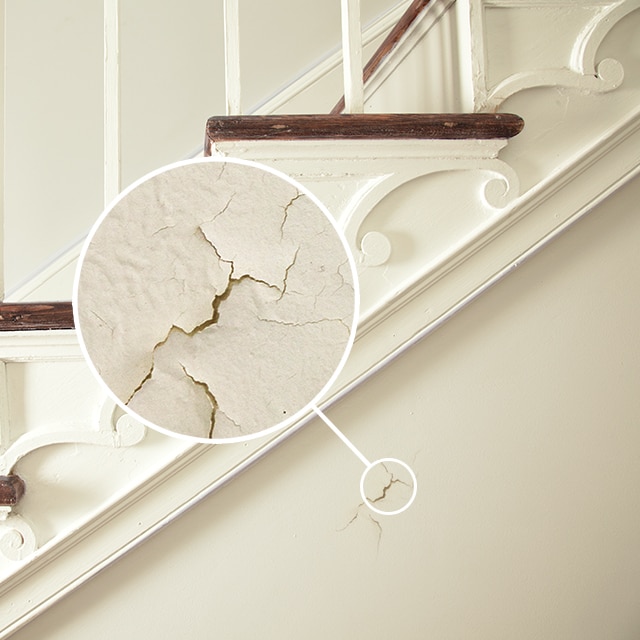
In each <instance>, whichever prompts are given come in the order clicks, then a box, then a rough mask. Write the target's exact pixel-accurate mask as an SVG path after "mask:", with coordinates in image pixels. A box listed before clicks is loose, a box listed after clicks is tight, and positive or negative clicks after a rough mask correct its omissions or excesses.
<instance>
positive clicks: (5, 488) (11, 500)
mask: <svg viewBox="0 0 640 640" xmlns="http://www.w3.org/2000/svg"><path fill="white" fill-rule="evenodd" d="M24 492H25V485H24V482H23V480H22V478H20V477H19V476H16V475H10V476H0V506H1V507H15V506H16V505H17V504H18V502H20V498H22V496H23V495H24Z"/></svg>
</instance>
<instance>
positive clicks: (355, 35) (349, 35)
mask: <svg viewBox="0 0 640 640" xmlns="http://www.w3.org/2000/svg"><path fill="white" fill-rule="evenodd" d="M342 59H343V70H344V103H345V112H346V113H362V112H363V111H364V86H363V82H362V29H361V27H360V0H342Z"/></svg>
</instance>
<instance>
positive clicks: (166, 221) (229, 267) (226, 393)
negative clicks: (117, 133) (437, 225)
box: [74, 158, 358, 442]
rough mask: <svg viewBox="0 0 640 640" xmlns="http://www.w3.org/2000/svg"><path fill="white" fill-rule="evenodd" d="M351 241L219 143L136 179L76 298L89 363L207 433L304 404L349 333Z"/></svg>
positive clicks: (119, 398) (149, 406) (186, 432)
mask: <svg viewBox="0 0 640 640" xmlns="http://www.w3.org/2000/svg"><path fill="white" fill-rule="evenodd" d="M357 288H358V287H357V278H356V274H355V265H354V261H353V258H352V256H351V254H350V252H349V249H348V247H347V244H346V241H345V240H344V237H343V236H342V234H341V233H340V232H339V231H338V229H337V228H336V226H335V223H334V222H333V220H332V219H331V217H330V215H329V214H328V212H327V211H326V209H325V208H324V207H323V206H322V205H321V204H320V203H319V202H318V201H317V199H315V197H314V196H313V195H312V194H310V193H309V192H308V191H307V190H306V189H304V188H303V187H302V186H301V185H299V184H297V183H295V182H294V181H292V180H291V179H290V178H288V177H287V176H285V175H284V174H281V173H280V172H277V171H274V170H272V169H269V168H267V167H264V166H261V165H258V164H256V163H252V162H247V161H240V160H231V159H218V158H209V159H204V160H198V161H189V162H183V163H178V164H175V165H171V166H169V167H165V168H163V169H161V170H159V171H156V172H154V173H152V174H150V175H149V176H146V177H145V178H143V179H142V180H141V181H139V182H137V183H136V184H135V185H133V186H132V187H131V188H129V189H127V190H126V191H125V192H124V193H123V194H122V195H121V196H120V197H119V198H118V200H117V201H116V202H115V204H114V205H113V206H112V207H111V208H109V209H108V210H107V211H105V212H104V213H103V214H102V216H101V217H100V219H99V220H98V222H97V223H96V225H95V226H94V228H93V229H92V231H91V233H90V234H89V238H88V239H87V242H86V243H85V246H84V249H83V254H82V256H81V259H80V264H79V267H78V271H77V273H76V285H75V291H74V314H75V320H76V327H77V329H78V335H79V338H80V344H81V347H82V348H83V351H84V353H85V356H86V358H87V360H88V362H89V365H90V366H91V368H92V369H93V371H94V373H96V375H97V376H98V378H99V379H100V380H101V381H102V383H103V384H104V385H105V387H106V388H107V391H108V392H109V394H110V395H111V396H112V397H113V398H114V400H115V401H116V402H117V403H118V404H119V405H120V406H121V407H122V408H123V409H124V410H125V411H127V412H129V413H130V414H131V415H133V416H134V417H135V418H138V419H140V420H142V421H143V422H145V423H146V424H148V425H150V426H152V427H154V428H157V429H159V430H161V431H164V432H168V433H171V434H173V435H180V436H186V437H190V438H195V439H198V440H203V441H206V442H216V441H220V442H232V441H238V440H244V439H248V438H252V437H256V436H258V435H262V434H264V433H266V432H268V431H272V430H275V429H278V428H279V427H281V426H284V424H285V423H287V422H291V421H292V420H294V419H296V418H297V417H300V416H301V415H302V414H303V413H305V412H306V411H307V410H308V407H309V406H310V405H312V404H313V403H314V402H315V401H316V400H317V399H318V398H319V397H320V396H321V395H322V394H323V393H324V392H325V391H326V389H328V387H329V386H330V385H331V383H332V382H333V380H334V379H335V377H336V376H337V374H338V373H339V370H340V368H341V367H342V365H343V364H344V361H345V360H346V357H347V355H348V352H349V350H350V348H351V346H352V344H353V338H354V333H355V323H356V319H357V306H358V292H357Z"/></svg>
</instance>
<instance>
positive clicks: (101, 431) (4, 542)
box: [0, 398, 146, 560]
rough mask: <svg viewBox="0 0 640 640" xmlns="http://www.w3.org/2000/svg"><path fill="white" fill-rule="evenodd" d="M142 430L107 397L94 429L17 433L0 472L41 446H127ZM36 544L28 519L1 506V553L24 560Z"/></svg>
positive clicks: (4, 472)
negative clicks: (18, 434)
mask: <svg viewBox="0 0 640 640" xmlns="http://www.w3.org/2000/svg"><path fill="white" fill-rule="evenodd" d="M145 433H146V427H145V426H144V425H142V424H140V423H139V422H137V421H136V420H133V419H132V418H131V417H129V416H128V415H127V414H125V413H124V412H123V411H122V409H120V407H118V406H117V405H116V404H115V402H113V401H112V400H111V399H109V398H107V399H106V400H105V401H104V404H103V405H102V408H101V410H100V416H99V418H98V420H97V424H96V425H95V427H93V428H89V427H87V426H86V425H71V426H66V427H64V428H60V427H40V428H39V429H34V430H32V431H29V432H28V433H25V434H24V435H22V436H20V437H19V438H18V439H17V440H16V441H15V442H14V443H13V444H12V445H11V446H10V447H9V448H8V449H7V451H5V453H4V454H2V455H1V456H0V475H8V474H9V473H11V471H12V469H13V467H14V466H15V464H16V463H17V462H18V461H19V460H20V459H21V458H24V457H25V456H26V455H27V454H29V453H31V452H32V451H35V450H36V449H41V448H42V447H46V446H50V445H53V444H68V443H82V444H94V445H102V446H108V447H129V446H131V445H134V444H136V443H138V442H140V441H141V440H142V438H144V435H145ZM37 546H38V545H37V541H36V535H35V533H34V531H33V528H32V527H31V525H30V524H29V523H28V521H27V520H26V519H25V518H24V517H22V516H21V515H18V514H16V513H14V512H13V511H12V507H0V555H2V556H4V557H5V558H7V559H8V560H23V559H24V558H26V557H27V556H29V555H30V554H32V553H33V552H34V551H35V550H36V549H37Z"/></svg>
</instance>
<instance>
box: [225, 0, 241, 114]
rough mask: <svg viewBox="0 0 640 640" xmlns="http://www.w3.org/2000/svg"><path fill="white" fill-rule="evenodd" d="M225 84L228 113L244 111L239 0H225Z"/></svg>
mask: <svg viewBox="0 0 640 640" xmlns="http://www.w3.org/2000/svg"><path fill="white" fill-rule="evenodd" d="M224 85H225V92H226V102H227V115H238V114H240V113H242V107H241V86H240V12H239V7H238V0H224Z"/></svg>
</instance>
